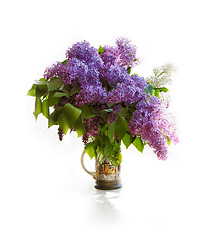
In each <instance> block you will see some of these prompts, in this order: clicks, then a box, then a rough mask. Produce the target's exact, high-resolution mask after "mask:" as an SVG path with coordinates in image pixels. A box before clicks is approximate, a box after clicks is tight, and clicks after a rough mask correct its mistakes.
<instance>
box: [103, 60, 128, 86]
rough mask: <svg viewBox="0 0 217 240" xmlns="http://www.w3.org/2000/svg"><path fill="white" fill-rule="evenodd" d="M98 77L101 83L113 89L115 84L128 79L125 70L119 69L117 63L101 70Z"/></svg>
mask: <svg viewBox="0 0 217 240" xmlns="http://www.w3.org/2000/svg"><path fill="white" fill-rule="evenodd" d="M100 77H101V80H102V81H107V82H108V83H109V84H111V86H112V87H114V86H115V85H116V84H117V83H122V82H125V81H127V80H128V79H129V78H130V76H129V74H128V73H127V71H126V69H125V68H123V67H120V66H119V65H118V64H117V63H116V64H114V65H111V66H104V67H103V68H101V69H100Z"/></svg>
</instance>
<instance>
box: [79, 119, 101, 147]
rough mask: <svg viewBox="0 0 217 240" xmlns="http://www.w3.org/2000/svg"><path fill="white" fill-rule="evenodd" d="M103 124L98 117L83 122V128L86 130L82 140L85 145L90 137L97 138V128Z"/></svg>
mask: <svg viewBox="0 0 217 240" xmlns="http://www.w3.org/2000/svg"><path fill="white" fill-rule="evenodd" d="M103 122H104V120H103V119H102V118H101V117H99V116H96V117H93V118H90V119H85V120H84V127H85V129H86V133H85V134H84V135H83V137H82V140H83V142H84V143H85V144H87V143H88V140H89V138H90V137H95V138H96V137H98V135H99V126H100V125H101V124H103Z"/></svg>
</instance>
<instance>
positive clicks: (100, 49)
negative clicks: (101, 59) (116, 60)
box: [98, 45, 105, 54]
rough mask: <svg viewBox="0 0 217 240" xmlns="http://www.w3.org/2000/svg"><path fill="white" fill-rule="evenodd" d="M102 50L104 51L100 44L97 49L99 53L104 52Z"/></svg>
mask: <svg viewBox="0 0 217 240" xmlns="http://www.w3.org/2000/svg"><path fill="white" fill-rule="evenodd" d="M104 52H105V49H104V48H103V47H102V46H101V45H100V46H99V49H98V53H99V54H101V53H104Z"/></svg>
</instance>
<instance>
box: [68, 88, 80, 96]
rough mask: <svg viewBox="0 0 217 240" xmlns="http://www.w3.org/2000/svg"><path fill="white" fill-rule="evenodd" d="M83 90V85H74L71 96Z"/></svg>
mask: <svg viewBox="0 0 217 240" xmlns="http://www.w3.org/2000/svg"><path fill="white" fill-rule="evenodd" d="M80 91H81V87H79V86H74V87H73V88H72V89H71V91H70V96H72V95H74V94H76V93H79V92H80Z"/></svg>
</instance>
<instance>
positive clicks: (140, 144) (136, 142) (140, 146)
mask: <svg viewBox="0 0 217 240" xmlns="http://www.w3.org/2000/svg"><path fill="white" fill-rule="evenodd" d="M133 145H134V146H135V147H136V148H137V149H138V150H139V151H140V152H141V153H142V152H143V149H144V143H143V141H142V139H141V138H140V137H136V139H135V140H134V141H133Z"/></svg>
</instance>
